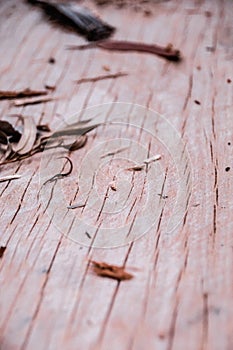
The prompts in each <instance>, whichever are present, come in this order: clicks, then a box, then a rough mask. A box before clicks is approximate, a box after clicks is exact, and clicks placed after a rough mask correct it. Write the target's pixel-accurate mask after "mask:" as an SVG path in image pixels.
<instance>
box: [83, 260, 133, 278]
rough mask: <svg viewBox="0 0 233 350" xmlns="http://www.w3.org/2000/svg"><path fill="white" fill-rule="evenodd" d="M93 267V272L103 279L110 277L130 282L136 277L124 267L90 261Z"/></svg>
mask: <svg viewBox="0 0 233 350" xmlns="http://www.w3.org/2000/svg"><path fill="white" fill-rule="evenodd" d="M90 262H91V263H92V265H93V271H94V272H95V273H96V274H97V275H98V276H101V277H108V278H112V279H115V280H117V281H125V280H130V279H131V278H133V277H134V276H133V275H132V274H130V273H128V272H126V271H125V267H124V266H116V265H110V264H107V263H105V262H97V261H94V260H90Z"/></svg>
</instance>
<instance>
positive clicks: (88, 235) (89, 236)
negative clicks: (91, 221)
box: [85, 231, 92, 239]
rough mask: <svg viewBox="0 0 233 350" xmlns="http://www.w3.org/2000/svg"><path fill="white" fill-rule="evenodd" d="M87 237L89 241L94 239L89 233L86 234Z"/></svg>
mask: <svg viewBox="0 0 233 350" xmlns="http://www.w3.org/2000/svg"><path fill="white" fill-rule="evenodd" d="M85 235H86V236H87V237H88V238H89V239H91V238H92V237H91V235H90V234H89V233H88V232H87V231H86V232H85Z"/></svg>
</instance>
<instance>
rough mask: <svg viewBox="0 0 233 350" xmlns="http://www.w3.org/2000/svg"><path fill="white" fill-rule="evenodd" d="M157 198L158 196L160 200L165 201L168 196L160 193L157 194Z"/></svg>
mask: <svg viewBox="0 0 233 350" xmlns="http://www.w3.org/2000/svg"><path fill="white" fill-rule="evenodd" d="M158 196H159V197H160V198H162V199H167V198H168V196H166V195H163V194H162V193H158Z"/></svg>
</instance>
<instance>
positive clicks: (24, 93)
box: [0, 88, 48, 100]
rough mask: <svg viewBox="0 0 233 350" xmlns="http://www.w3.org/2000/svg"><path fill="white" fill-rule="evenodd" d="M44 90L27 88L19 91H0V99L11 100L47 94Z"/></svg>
mask: <svg viewBox="0 0 233 350" xmlns="http://www.w3.org/2000/svg"><path fill="white" fill-rule="evenodd" d="M47 93H48V91H46V90H31V89H29V88H27V89H24V90H20V91H4V90H1V91H0V100H12V99H15V98H24V97H35V96H43V95H47Z"/></svg>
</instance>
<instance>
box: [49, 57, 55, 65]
mask: <svg viewBox="0 0 233 350" xmlns="http://www.w3.org/2000/svg"><path fill="white" fill-rule="evenodd" d="M55 62H56V60H55V58H54V57H50V58H49V59H48V63H49V64H54V63H55Z"/></svg>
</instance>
